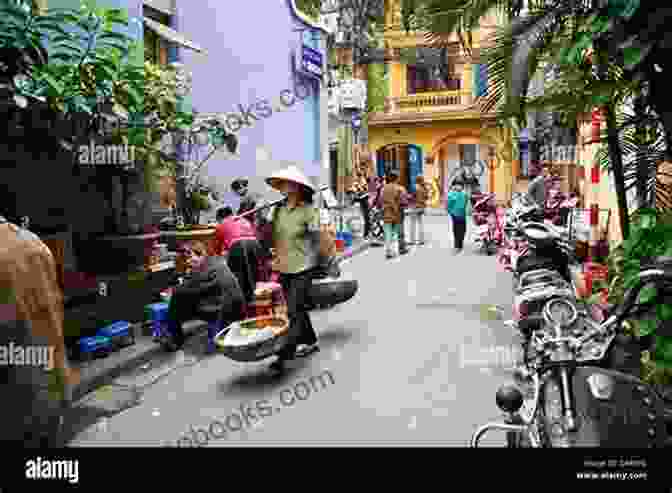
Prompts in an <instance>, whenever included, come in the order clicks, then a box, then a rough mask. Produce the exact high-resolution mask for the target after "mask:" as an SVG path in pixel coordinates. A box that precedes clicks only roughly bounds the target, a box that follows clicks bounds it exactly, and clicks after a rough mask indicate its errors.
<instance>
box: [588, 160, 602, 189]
mask: <svg viewBox="0 0 672 493" xmlns="http://www.w3.org/2000/svg"><path fill="white" fill-rule="evenodd" d="M600 175H601V173H600V165H599V164H597V163H595V164H594V165H593V167H592V168H591V169H590V182H591V183H592V184H593V185H597V184H598V183H600Z"/></svg>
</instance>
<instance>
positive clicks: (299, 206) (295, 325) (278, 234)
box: [266, 166, 320, 372]
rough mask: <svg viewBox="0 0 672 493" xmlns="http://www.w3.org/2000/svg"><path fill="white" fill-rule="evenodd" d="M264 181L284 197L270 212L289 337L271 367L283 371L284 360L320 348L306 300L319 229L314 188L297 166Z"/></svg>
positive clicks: (305, 354) (315, 264)
mask: <svg viewBox="0 0 672 493" xmlns="http://www.w3.org/2000/svg"><path fill="white" fill-rule="evenodd" d="M266 182H267V183H268V184H269V185H270V186H271V187H273V188H275V189H276V190H279V191H280V192H281V193H283V194H285V195H286V197H287V200H286V202H285V203H284V204H283V205H281V206H278V207H276V208H275V209H274V211H273V215H272V238H273V246H274V250H275V252H274V253H275V259H274V270H275V271H277V272H280V284H281V285H282V288H283V291H284V294H285V299H286V301H287V315H288V318H289V341H288V342H287V344H286V345H285V347H283V348H282V349H281V350H280V352H279V353H278V354H277V356H278V359H277V360H276V361H275V362H274V363H273V364H272V365H271V370H273V371H274V372H282V371H283V369H284V366H285V362H286V361H287V360H291V359H294V358H295V357H297V356H307V355H308V354H310V353H312V352H314V351H317V350H319V346H318V340H317V335H316V334H315V330H314V329H313V324H312V322H311V320H310V315H309V314H308V311H307V310H306V302H307V298H308V294H309V290H310V286H311V285H312V280H313V275H314V271H315V269H316V268H317V267H318V265H319V251H318V250H319V248H315V246H314V242H312V241H311V236H313V237H314V235H315V234H319V232H320V214H319V211H318V209H317V208H316V207H315V206H314V205H313V197H314V194H315V188H314V186H313V185H312V184H311V183H310V181H309V180H308V178H306V177H305V176H304V174H303V173H302V172H301V171H300V170H299V169H298V168H297V167H296V166H290V167H289V168H287V169H285V170H283V171H280V172H278V173H275V174H274V175H272V176H271V177H270V178H268V179H267V180H266Z"/></svg>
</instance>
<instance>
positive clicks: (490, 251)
mask: <svg viewBox="0 0 672 493" xmlns="http://www.w3.org/2000/svg"><path fill="white" fill-rule="evenodd" d="M485 253H486V254H487V255H488V256H489V257H492V256H493V255H494V254H496V253H497V243H496V242H495V241H494V240H489V241H488V242H487V243H486V244H485Z"/></svg>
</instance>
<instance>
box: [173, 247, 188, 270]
mask: <svg viewBox="0 0 672 493" xmlns="http://www.w3.org/2000/svg"><path fill="white" fill-rule="evenodd" d="M190 264H191V250H190V249H189V248H187V247H180V248H178V249H177V256H176V257H175V272H176V273H177V274H182V275H186V274H189V272H190V270H191V267H190Z"/></svg>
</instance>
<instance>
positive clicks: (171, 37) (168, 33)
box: [143, 17, 205, 53]
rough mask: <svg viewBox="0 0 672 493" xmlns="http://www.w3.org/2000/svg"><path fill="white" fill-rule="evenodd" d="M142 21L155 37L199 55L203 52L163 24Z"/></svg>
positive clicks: (148, 20)
mask: <svg viewBox="0 0 672 493" xmlns="http://www.w3.org/2000/svg"><path fill="white" fill-rule="evenodd" d="M143 20H144V22H145V25H146V26H147V27H148V28H149V29H151V30H152V31H154V32H155V33H156V34H157V35H159V36H160V37H162V38H163V39H165V40H166V41H168V42H170V43H175V44H178V45H180V46H184V47H185V48H189V49H190V50H194V51H197V52H199V53H204V52H205V51H204V50H203V48H201V47H200V46H198V45H197V44H195V43H193V42H191V41H189V40H188V39H187V38H185V37H184V36H183V35H182V34H180V33H178V32H177V31H175V30H174V29H171V28H169V27H168V26H164V25H163V24H160V23H158V22H156V21H153V20H152V19H148V18H147V17H143Z"/></svg>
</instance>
